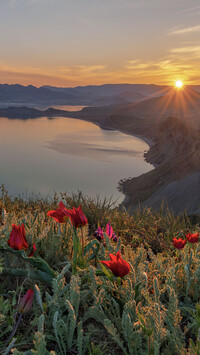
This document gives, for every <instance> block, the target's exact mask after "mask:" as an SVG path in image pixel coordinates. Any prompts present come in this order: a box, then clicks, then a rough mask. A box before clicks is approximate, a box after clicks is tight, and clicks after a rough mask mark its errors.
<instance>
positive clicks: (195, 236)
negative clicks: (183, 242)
mask: <svg viewBox="0 0 200 355" xmlns="http://www.w3.org/2000/svg"><path fill="white" fill-rule="evenodd" d="M186 237H187V240H188V242H190V243H197V242H198V239H199V233H197V234H192V233H189V234H186Z"/></svg>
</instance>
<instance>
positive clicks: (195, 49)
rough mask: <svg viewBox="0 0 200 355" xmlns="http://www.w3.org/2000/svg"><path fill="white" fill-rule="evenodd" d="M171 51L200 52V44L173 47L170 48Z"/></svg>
mask: <svg viewBox="0 0 200 355" xmlns="http://www.w3.org/2000/svg"><path fill="white" fill-rule="evenodd" d="M170 52H171V53H182V54H184V53H196V54H200V46H186V47H179V48H172V49H170Z"/></svg>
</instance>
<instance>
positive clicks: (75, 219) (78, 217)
mask: <svg viewBox="0 0 200 355" xmlns="http://www.w3.org/2000/svg"><path fill="white" fill-rule="evenodd" d="M67 212H68V213H69V214H70V218H71V221H72V224H73V225H74V227H75V228H78V227H80V226H82V227H83V226H85V225H86V224H87V223H88V220H87V218H86V217H85V215H84V213H83V211H82V209H81V206H79V207H78V208H75V207H73V208H72V209H71V210H67Z"/></svg>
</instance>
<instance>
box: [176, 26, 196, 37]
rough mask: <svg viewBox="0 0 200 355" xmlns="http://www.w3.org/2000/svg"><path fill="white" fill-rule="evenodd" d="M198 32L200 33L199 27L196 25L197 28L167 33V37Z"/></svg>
mask: <svg viewBox="0 0 200 355" xmlns="http://www.w3.org/2000/svg"><path fill="white" fill-rule="evenodd" d="M199 31H200V25H197V26H192V27H186V28H182V29H180V30H172V31H170V32H169V35H182V34H186V33H192V32H199Z"/></svg>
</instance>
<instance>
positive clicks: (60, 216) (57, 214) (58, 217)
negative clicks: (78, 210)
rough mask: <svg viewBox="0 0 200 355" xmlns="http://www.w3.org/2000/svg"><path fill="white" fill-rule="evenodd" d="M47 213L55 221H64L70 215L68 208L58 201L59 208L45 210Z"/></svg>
mask: <svg viewBox="0 0 200 355" xmlns="http://www.w3.org/2000/svg"><path fill="white" fill-rule="evenodd" d="M47 215H48V216H49V217H53V218H54V219H55V221H56V222H59V223H65V222H66V221H67V219H68V218H69V217H70V214H69V212H68V210H67V209H66V207H65V205H64V203H62V202H59V208H57V209H56V210H55V211H49V212H47Z"/></svg>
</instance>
